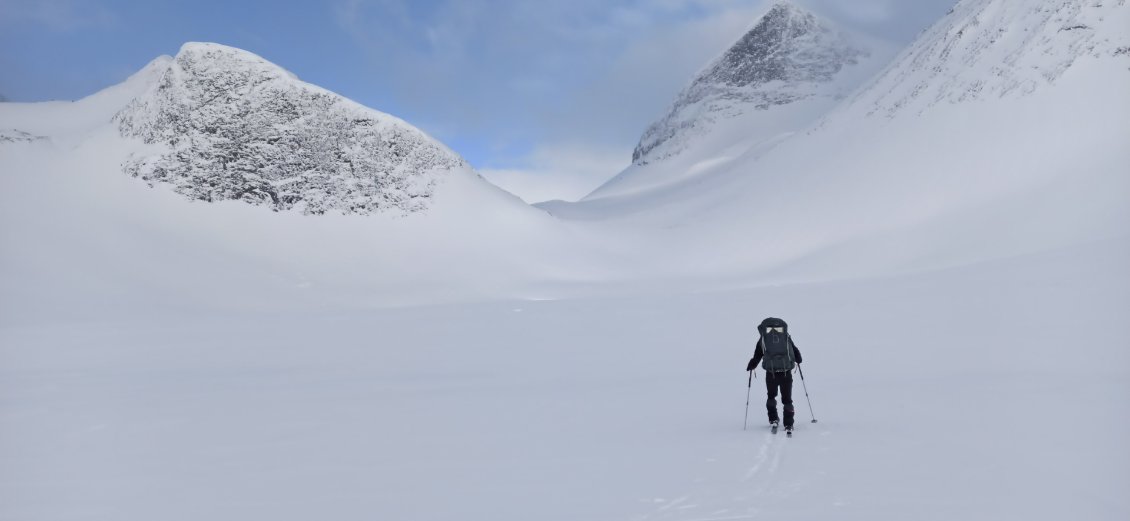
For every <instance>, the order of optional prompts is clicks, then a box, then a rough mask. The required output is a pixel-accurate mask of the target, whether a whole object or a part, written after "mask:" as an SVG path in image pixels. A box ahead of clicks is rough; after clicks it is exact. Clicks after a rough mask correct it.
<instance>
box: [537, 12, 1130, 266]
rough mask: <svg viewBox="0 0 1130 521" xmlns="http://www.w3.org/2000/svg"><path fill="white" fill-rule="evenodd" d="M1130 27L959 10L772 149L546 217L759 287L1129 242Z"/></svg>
mask: <svg viewBox="0 0 1130 521" xmlns="http://www.w3.org/2000/svg"><path fill="white" fill-rule="evenodd" d="M1126 27H1130V6H1127V5H1126V4H1125V2H1104V3H1101V4H1098V3H1093V2H1086V1H1083V0H1077V1H1065V2H1039V3H1033V2H1020V1H1013V0H970V1H965V2H961V3H959V4H958V5H957V6H956V7H955V8H954V9H953V11H952V12H951V13H950V14H949V15H947V16H946V17H945V18H944V19H942V20H940V21H939V22H938V23H937V24H936V25H935V26H934V27H932V28H931V29H929V30H928V31H926V32H925V33H924V34H923V35H922V36H921V37H920V38H919V40H917V41H916V42H915V43H914V44H912V45H911V46H910V47H909V48H908V49H906V50H905V51H903V53H902V54H901V55H900V56H899V57H898V58H897V59H896V61H895V62H894V63H893V64H891V65H890V66H889V67H888V68H887V69H885V70H884V72H883V73H882V74H881V75H879V76H878V77H877V78H876V79H875V80H873V81H871V82H870V83H869V84H868V85H867V86H866V87H865V88H864V89H862V90H861V91H860V92H859V93H858V94H857V95H855V96H853V97H852V98H851V99H849V100H846V101H845V103H843V104H841V105H840V106H837V107H836V108H835V109H833V110H832V111H831V112H830V113H829V114H827V115H826V116H825V117H824V118H822V119H821V120H820V122H819V123H817V124H816V125H814V126H812V127H811V128H809V129H808V130H806V131H804V132H802V133H799V134H797V135H794V136H792V137H790V138H788V139H786V140H784V141H782V142H780V143H778V144H776V145H775V147H773V148H772V149H771V150H769V151H763V150H759V149H758V148H757V147H754V148H751V149H749V150H747V151H746V152H745V153H744V155H743V156H741V157H740V158H738V159H736V160H734V161H731V162H727V163H726V164H722V165H719V166H717V167H716V168H711V169H709V170H707V171H704V172H699V173H696V174H695V175H694V176H692V177H689V178H686V179H684V180H681V181H678V182H674V183H667V184H665V185H663V186H660V187H657V188H654V189H651V190H648V191H646V192H641V193H627V194H623V195H612V196H608V197H601V198H594V199H591V200H586V201H582V202H580V203H577V204H561V203H558V204H547V205H542V207H543V208H546V209H547V210H549V211H550V212H551V213H553V214H555V215H557V216H559V217H563V218H572V219H577V220H581V221H591V222H593V223H594V226H601V227H623V228H625V229H630V230H635V231H636V232H635V233H636V234H637V235H638V234H640V233H648V232H646V231H642V232H641V231H640V230H650V233H653V234H654V235H655V237H661V238H662V239H659V240H660V242H666V243H667V244H674V245H678V246H677V248H671V249H669V250H667V251H665V252H664V253H665V255H663V258H664V259H665V260H666V261H667V269H669V270H670V271H671V272H677V271H680V270H682V271H685V270H686V268H687V267H688V266H701V267H702V268H701V269H702V271H703V272H709V273H741V272H746V273H757V274H758V275H757V276H759V277H767V279H762V280H819V279H821V278H827V279H834V278H842V277H850V276H868V275H874V274H880V273H890V272H892V270H895V271H897V270H914V269H925V268H934V267H940V266H948V265H955V264H961V263H967V262H977V261H982V260H988V259H993V258H1000V257H1006V256H1010V255H1015V254H1021V253H1025V252H1034V251H1040V250H1042V249H1046V248H1055V247H1059V246H1062V245H1065V244H1071V243H1074V242H1085V241H1089V240H1099V239H1103V238H1112V237H1116V236H1117V237H1125V234H1126V229H1125V223H1126V222H1130V201H1128V200H1127V198H1126V197H1125V194H1127V193H1130V176H1127V175H1126V172H1127V165H1128V164H1130V149H1128V148H1127V147H1126V146H1125V144H1126V143H1127V142H1130V119H1127V118H1126V117H1125V115H1126V114H1130V96H1127V95H1126V93H1127V92H1130V53H1127V52H1126V50H1125V49H1127V48H1130V32H1127V31H1126V30H1125V29H1126ZM641 240H642V239H641ZM641 265H642V260H641ZM770 273H772V275H769V274H770Z"/></svg>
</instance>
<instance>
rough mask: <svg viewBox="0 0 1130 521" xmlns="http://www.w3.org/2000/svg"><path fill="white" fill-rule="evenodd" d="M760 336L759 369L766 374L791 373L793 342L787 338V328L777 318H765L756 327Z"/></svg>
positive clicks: (793, 363)
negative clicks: (760, 353)
mask: <svg viewBox="0 0 1130 521" xmlns="http://www.w3.org/2000/svg"><path fill="white" fill-rule="evenodd" d="M757 332H758V333H760V334H761V352H762V355H763V358H762V359H761V368H762V369H764V370H765V371H766V372H779V371H792V370H793V368H794V367H796V362H794V361H793V349H792V346H793V340H792V338H791V337H789V326H788V324H786V323H785V321H784V320H781V319H779V318H767V319H765V320H763V321H762V322H761V325H760V326H758V327H757Z"/></svg>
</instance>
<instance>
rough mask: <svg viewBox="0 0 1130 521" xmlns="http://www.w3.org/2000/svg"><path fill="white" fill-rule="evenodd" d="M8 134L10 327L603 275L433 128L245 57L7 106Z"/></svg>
mask: <svg viewBox="0 0 1130 521" xmlns="http://www.w3.org/2000/svg"><path fill="white" fill-rule="evenodd" d="M213 84H214V85H213ZM210 89H211V90H210ZM213 90H214V91H215V92H214V93H213V92H212V91H213ZM210 93H211V94H215V96H213V97H212V98H207V97H206V96H207V95H209V94H210ZM216 96H219V97H216ZM213 98H214V99H213ZM202 99H205V100H206V101H201V100H202ZM0 128H3V129H7V130H4V133H3V134H0V165H3V169H2V173H3V177H2V179H0V182H2V183H3V186H2V190H0V242H2V244H3V249H2V251H0V294H2V295H3V298H0V315H3V316H4V318H5V319H7V320H12V321H19V320H36V321H38V320H46V319H50V318H63V317H71V318H74V317H85V316H103V315H106V314H109V315H117V314H122V313H124V314H133V313H141V314H146V313H158V314H160V313H169V312H179V311H181V310H185V309H201V308H204V309H213V308H214V307H215V306H221V307H231V308H233V309H248V308H256V309H278V308H292V309H293V308H303V309H307V308H311V307H314V308H317V307H319V306H324V305H331V304H332V303H338V304H340V303H342V302H351V303H354V304H356V303H367V304H380V305H388V304H397V305H403V304H412V303H420V302H436V301H452V300H461V299H466V298H482V297H484V296H491V297H498V296H506V295H508V294H509V295H514V294H525V292H526V291H527V290H526V289H524V286H523V285H524V284H526V282H527V281H528V280H530V279H537V280H572V279H574V278H585V277H589V276H594V275H599V274H600V273H602V272H603V271H604V269H603V268H601V267H599V266H594V265H592V264H591V263H590V262H589V261H587V260H586V253H585V252H586V251H588V249H590V247H589V246H586V243H585V242H584V241H582V240H580V239H577V240H574V238H573V237H571V236H570V235H569V233H568V231H567V230H559V229H560V228H561V224H560V223H558V222H557V221H556V220H554V219H552V218H550V217H549V216H548V215H546V214H545V212H542V211H540V210H536V209H534V208H531V207H529V206H528V205H526V204H524V203H523V202H522V201H521V200H519V199H518V198H517V197H514V196H512V195H510V194H508V193H506V192H504V191H502V190H500V189H498V188H496V187H494V186H493V185H491V184H489V183H487V182H486V181H485V180H483V179H482V178H480V177H479V176H478V175H477V174H476V173H475V172H474V171H472V170H471V169H470V168H469V167H468V166H467V165H466V163H465V162H464V161H463V160H462V159H461V158H459V157H458V156H456V155H455V154H454V153H452V152H451V151H450V150H448V149H447V148H446V147H444V146H443V145H442V144H439V143H438V142H436V141H434V140H432V139H431V138H429V137H427V136H426V135H424V134H423V133H422V132H420V131H419V130H416V129H414V128H412V127H410V126H408V125H407V124H406V123H404V122H402V121H400V120H398V119H396V118H393V117H391V116H388V115H385V114H382V113H379V112H377V111H374V110H371V109H367V108H364V107H360V106H358V105H356V104H354V103H353V102H350V101H348V100H345V99H343V98H340V97H338V96H336V95H334V94H332V93H329V92H327V91H324V90H322V89H319V88H317V87H314V86H311V85H309V84H305V83H302V82H300V81H298V80H297V79H295V78H294V77H293V76H292V75H290V74H289V73H286V72H285V71H284V70H282V69H280V68H278V67H277V66H275V65H273V64H270V63H267V62H265V61H264V60H262V59H261V58H259V57H257V56H255V55H252V54H250V53H246V52H244V51H240V50H237V49H232V48H229V47H223V46H218V45H214V44H186V45H185V46H184V47H183V48H182V50H181V52H180V53H179V54H178V55H177V57H176V58H168V57H163V58H158V59H157V60H154V61H153V62H152V63H151V64H149V65H148V66H146V67H145V68H144V69H143V70H142V71H139V72H138V73H137V74H135V75H134V76H132V77H131V78H130V79H129V80H127V81H126V82H124V83H122V84H120V85H117V86H114V87H110V88H108V89H106V90H104V91H102V92H99V93H97V94H94V95H92V96H89V97H87V98H84V99H82V100H79V101H76V102H49V103H30V104H26V103H4V104H2V105H0ZM326 138H332V139H330V141H324V140H325V139H326ZM314 141H317V142H319V143H322V144H324V145H325V146H326V147H324V148H318V147H317V146H313V145H311V143H313V142H314ZM307 145H311V146H307ZM314 145H317V143H314ZM288 147H298V148H299V149H301V152H302V153H301V154H299V153H295V154H291V153H290V152H288V150H289V148H288ZM229 153H232V154H236V153H237V155H238V156H239V160H238V161H236V160H232V161H228V162H227V163H226V164H225V161H226V160H225V159H224V158H225V157H227V156H225V154H229ZM303 154H306V155H303ZM233 157H234V156H233ZM319 161H321V163H319ZM256 163H262V168H259V169H258V170H256V171H255V172H254V173H247V172H243V171H242V169H244V168H245V167H247V166H248V165H253V164H256ZM362 166H363V168H362ZM130 174H134V175H136V176H138V178H134V177H131V175H130ZM146 180H148V183H146V182H145V181H146ZM150 186H152V188H150ZM186 196H187V197H186ZM245 203H251V204H245ZM286 209H291V210H294V211H279V212H273V211H271V210H286ZM323 212H326V213H327V214H326V215H320V216H313V215H304V214H311V213H323ZM343 214H344V215H343ZM365 214H368V215H365ZM80 259H81V261H79V260H80Z"/></svg>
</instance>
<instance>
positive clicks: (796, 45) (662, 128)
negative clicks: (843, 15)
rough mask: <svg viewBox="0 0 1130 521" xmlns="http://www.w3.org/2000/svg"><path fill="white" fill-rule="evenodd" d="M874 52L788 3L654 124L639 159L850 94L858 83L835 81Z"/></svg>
mask: <svg viewBox="0 0 1130 521" xmlns="http://www.w3.org/2000/svg"><path fill="white" fill-rule="evenodd" d="M871 54H872V51H871V50H870V49H868V48H866V47H865V46H863V45H862V44H861V43H859V42H857V41H855V40H853V39H852V38H851V37H849V36H848V35H846V34H845V33H843V32H842V31H840V30H837V29H835V28H833V27H832V26H830V25H829V24H828V23H826V22H824V21H823V20H820V19H819V18H817V17H816V16H815V15H813V14H812V13H810V12H808V11H805V10H803V9H801V8H799V7H797V6H794V5H793V4H791V3H788V2H780V3H778V4H776V5H774V6H773V7H772V8H771V9H770V10H769V12H768V13H766V14H765V15H764V16H763V17H762V18H761V19H760V20H759V21H758V22H757V23H756V24H755V25H754V27H753V28H752V29H750V30H749V31H748V32H747V33H746V34H745V35H744V36H742V37H741V38H740V39H739V40H738V41H737V42H736V43H735V44H734V45H733V46H732V47H730V49H729V50H727V51H726V52H725V53H723V54H722V55H721V56H720V57H719V58H718V59H716V60H715V61H714V62H713V63H711V64H710V65H708V66H707V67H706V68H705V69H704V70H703V71H702V72H701V73H700V74H699V75H698V76H697V77H695V78H694V80H692V81H691V83H690V85H689V86H688V87H687V88H686V89H684V90H683V91H682V92H681V93H680V94H679V96H678V97H677V98H676V100H675V102H674V103H673V105H672V106H671V108H670V110H669V111H668V112H667V114H666V115H665V116H664V117H663V118H661V119H660V120H658V121H656V122H655V123H652V124H651V125H650V126H649V127H648V128H647V130H646V131H645V132H644V134H643V137H642V138H641V139H640V142H639V144H638V145H637V146H636V148H635V150H634V151H633V152H632V161H633V162H634V163H635V164H637V165H645V164H648V163H650V162H655V161H660V160H663V159H665V158H668V157H671V156H674V155H677V154H679V153H681V152H683V151H684V150H686V149H688V148H690V147H692V146H693V144H694V142H695V141H697V140H700V139H701V138H702V137H703V136H705V135H706V134H709V133H710V132H711V131H712V130H713V127H715V126H716V125H717V124H718V123H719V122H721V121H724V120H727V119H733V118H737V117H740V116H743V115H746V114H750V113H754V112H756V111H766V110H768V109H770V108H771V107H775V106H781V105H788V104H790V103H794V102H797V101H800V100H804V99H808V98H813V97H828V98H839V97H842V96H844V95H846V94H848V93H850V91H851V89H854V88H855V87H856V86H857V83H849V84H847V85H844V84H842V83H835V82H834V81H833V80H835V79H836V77H837V76H838V75H839V74H840V72H841V71H842V70H843V69H844V68H845V67H850V66H853V65H857V64H859V62H860V61H862V60H865V59H866V58H868V57H870V56H871Z"/></svg>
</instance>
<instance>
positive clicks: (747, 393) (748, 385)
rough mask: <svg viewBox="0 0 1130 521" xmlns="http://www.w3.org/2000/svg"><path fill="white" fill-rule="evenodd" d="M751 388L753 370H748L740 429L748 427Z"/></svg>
mask: <svg viewBox="0 0 1130 521" xmlns="http://www.w3.org/2000/svg"><path fill="white" fill-rule="evenodd" d="M752 390H753V371H750V372H749V383H747V384H746V386H745V420H744V421H742V430H743V431H744V430H746V428H747V427H749V393H750V391H752Z"/></svg>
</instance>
